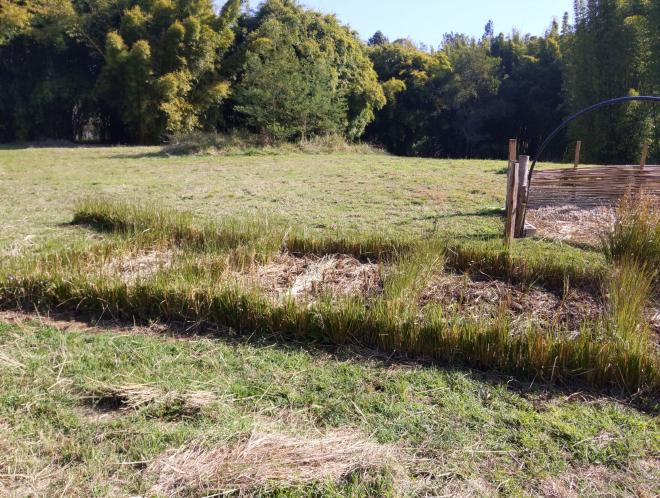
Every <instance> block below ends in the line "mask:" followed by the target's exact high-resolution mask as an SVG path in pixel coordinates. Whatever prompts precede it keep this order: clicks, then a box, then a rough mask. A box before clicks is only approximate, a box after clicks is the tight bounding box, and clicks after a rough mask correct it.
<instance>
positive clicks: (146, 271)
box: [104, 250, 174, 285]
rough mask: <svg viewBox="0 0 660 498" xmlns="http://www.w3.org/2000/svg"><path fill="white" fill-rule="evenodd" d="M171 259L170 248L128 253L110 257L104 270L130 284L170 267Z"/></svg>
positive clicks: (172, 252) (171, 252) (172, 255)
mask: <svg viewBox="0 0 660 498" xmlns="http://www.w3.org/2000/svg"><path fill="white" fill-rule="evenodd" d="M173 259H174V251H172V250H157V251H149V252H142V253H138V254H128V255H124V256H121V257H119V258H114V259H111V260H110V261H109V262H108V263H107V264H106V265H105V267H104V271H105V272H107V273H109V274H111V275H113V274H114V275H120V276H121V279H122V281H123V282H125V283H126V284H128V285H131V284H135V283H136V282H138V281H139V280H146V279H148V278H150V277H152V276H154V275H155V274H156V273H158V272H159V271H160V270H162V269H167V268H170V267H171V266H172V261H173Z"/></svg>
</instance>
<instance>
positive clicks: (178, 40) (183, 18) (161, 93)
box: [97, 0, 240, 143]
mask: <svg viewBox="0 0 660 498" xmlns="http://www.w3.org/2000/svg"><path fill="white" fill-rule="evenodd" d="M239 7H240V1H239V0H231V1H230V2H228V3H226V4H225V6H224V8H223V10H222V12H221V13H220V15H218V16H216V15H215V14H214V12H213V8H212V3H211V1H210V0H206V1H202V0H198V1H186V0H179V1H176V2H174V1H165V0H159V1H155V2H138V3H136V4H134V5H132V6H131V7H128V8H126V9H124V10H123V11H122V14H121V16H120V22H119V29H118V30H115V31H111V32H110V33H108V35H107V38H106V44H105V51H104V53H105V59H106V64H105V66H104V67H103V71H102V74H101V77H100V79H99V84H98V86H97V91H98V96H99V98H100V99H101V100H103V101H104V102H105V103H107V105H108V106H109V107H111V108H112V109H115V110H117V112H118V114H119V115H118V116H117V118H119V119H117V121H120V122H121V123H122V124H123V125H124V126H125V129H126V131H127V132H128V136H127V137H126V138H127V139H128V140H130V141H133V142H139V143H148V142H154V141H156V140H158V139H159V138H160V137H161V136H162V135H163V134H164V133H185V132H190V131H193V130H195V129H203V128H212V127H214V126H215V125H216V124H217V120H218V114H217V112H218V111H217V110H218V109H219V107H220V104H221V103H222V101H223V100H224V99H225V98H226V97H227V95H228V93H229V83H228V82H227V81H226V80H224V79H223V78H222V77H221V76H220V72H219V65H220V62H221V55H222V54H223V53H224V52H225V51H226V50H228V49H229V48H230V46H231V45H232V43H233V31H232V30H231V29H230V28H231V24H232V22H233V21H234V20H235V19H236V17H237V16H238V13H239Z"/></svg>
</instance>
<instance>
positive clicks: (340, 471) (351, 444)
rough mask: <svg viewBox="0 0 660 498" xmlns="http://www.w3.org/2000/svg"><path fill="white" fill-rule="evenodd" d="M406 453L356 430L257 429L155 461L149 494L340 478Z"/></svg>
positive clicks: (242, 489) (396, 461) (244, 489)
mask: <svg viewBox="0 0 660 498" xmlns="http://www.w3.org/2000/svg"><path fill="white" fill-rule="evenodd" d="M400 462H401V455H400V454H398V452H397V451H396V450H395V449H394V448H393V447H391V446H385V445H379V444H376V443H374V442H372V441H369V440H368V439H367V438H365V436H364V435H363V434H361V433H359V432H357V431H353V430H341V431H334V432H329V433H327V434H325V435H324V436H322V437H318V438H304V437H294V436H290V435H285V434H281V433H260V432H254V433H252V434H251V435H250V436H249V437H247V438H246V439H244V440H243V441H240V442H239V443H237V444H233V445H230V444H221V445H219V446H216V447H215V448H211V449H208V448H205V447H204V446H203V445H201V444H193V445H191V446H189V447H187V448H183V449H180V450H177V451H173V452H169V453H166V454H164V455H162V456H161V457H160V458H159V459H157V460H156V461H154V462H153V463H152V464H151V465H150V467H149V468H148V470H147V472H148V473H150V474H151V475H152V476H153V477H154V478H155V483H154V485H153V486H152V487H151V489H150V490H149V493H148V494H149V496H154V495H156V496H166V497H175V496H193V495H194V496H197V495H200V496H201V495H203V494H211V493H228V492H234V493H240V494H244V495H249V494H250V491H252V490H257V489H268V488H269V487H270V486H278V487H283V486H287V485H290V486H296V485H306V484H307V485H309V484H315V483H322V482H339V481H341V480H342V479H344V478H346V477H348V476H350V475H352V474H354V473H357V472H363V473H367V472H369V471H381V470H383V469H386V468H391V469H395V468H396V467H397V466H398V465H400Z"/></svg>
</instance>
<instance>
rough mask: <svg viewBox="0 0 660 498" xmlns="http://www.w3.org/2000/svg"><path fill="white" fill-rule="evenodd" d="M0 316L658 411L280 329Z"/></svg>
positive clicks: (633, 398)
mask: <svg viewBox="0 0 660 498" xmlns="http://www.w3.org/2000/svg"><path fill="white" fill-rule="evenodd" d="M0 321H8V322H9V323H12V322H13V323H19V324H20V323H32V324H34V325H35V326H41V327H48V328H54V329H56V330H58V331H60V332H72V333H81V334H99V333H116V334H120V335H124V336H131V335H134V334H136V333H137V334H146V335H150V336H152V337H155V338H157V337H163V338H169V339H173V340H181V341H190V340H195V339H199V338H204V339H211V340H217V341H222V342H223V343H225V344H227V345H230V346H251V347H255V348H278V349H279V350H281V351H283V352H296V353H298V352H304V353H306V354H309V355H310V356H312V357H315V358H323V359H326V360H327V359H328V357H329V359H330V360H332V361H337V362H347V361H351V362H360V363H363V364H365V365H369V366H372V367H377V368H383V369H390V368H401V367H403V368H410V369H416V368H419V369H434V370H438V371H442V372H444V373H459V374H462V375H467V377H468V378H469V379H471V380H474V381H477V382H480V383H483V384H487V385H490V386H492V387H505V388H506V389H507V391H509V392H511V393H513V394H516V395H519V396H521V397H522V398H524V399H526V400H527V401H529V402H530V403H532V404H533V405H534V407H535V408H536V409H537V410H543V409H545V408H546V406H550V404H551V403H552V402H553V401H555V400H559V401H567V402H569V401H575V402H598V401H612V402H617V403H621V404H623V405H626V406H631V407H633V408H635V409H637V410H639V411H641V412H644V413H647V414H658V413H660V396H659V395H658V393H653V392H651V393H641V394H640V393H635V394H633V395H630V394H625V393H623V392H621V391H615V390H612V389H598V388H594V387H591V386H589V385H587V384H586V383H582V382H580V381H579V380H576V379H573V380H571V381H570V382H568V383H564V384H558V383H556V382H555V383H551V382H548V381H545V380H539V379H537V378H536V377H534V378H531V377H525V376H513V375H509V374H504V373H501V372H499V371H497V370H487V369H479V368H475V367H473V366H468V365H466V364H464V363H461V362H457V363H447V362H443V361H439V360H434V359H430V358H425V357H423V356H411V355H405V354H401V353H387V352H385V351H381V350H378V349H373V348H369V347H367V346H363V345H359V344H358V345H352V344H345V345H336V344H332V343H326V342H322V341H314V340H308V341H306V340H297V339H294V338H291V337H285V336H284V335H281V334H273V333H270V332H269V333H262V332H259V331H255V332H252V333H249V334H247V333H240V332H237V331H235V330H233V329H231V328H229V327H223V326H212V325H210V324H208V323H206V324H199V323H193V324H185V323H177V322H174V323H167V324H165V323H159V322H151V323H141V322H135V321H133V322H129V321H122V320H119V319H103V318H96V317H93V316H91V315H82V314H72V313H70V312H57V311H55V312H54V311H52V310H47V309H43V310H38V309H35V310H33V311H31V312H22V311H20V312H11V311H10V312H5V313H2V312H1V311H0Z"/></svg>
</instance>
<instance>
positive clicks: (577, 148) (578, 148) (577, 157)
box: [574, 140, 582, 169]
mask: <svg viewBox="0 0 660 498" xmlns="http://www.w3.org/2000/svg"><path fill="white" fill-rule="evenodd" d="M581 150H582V140H578V141H577V143H576V144H575V165H574V169H578V166H579V165H580V151H581Z"/></svg>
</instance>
